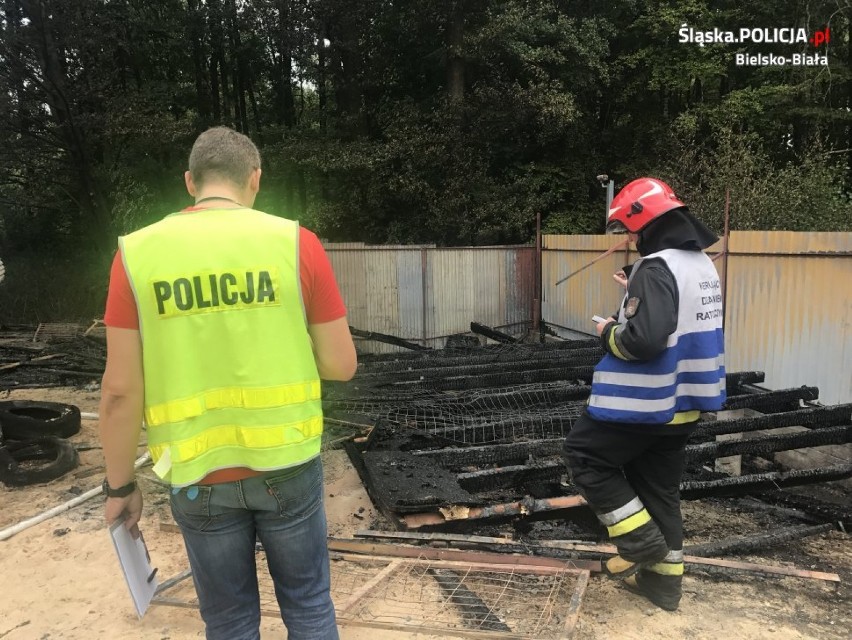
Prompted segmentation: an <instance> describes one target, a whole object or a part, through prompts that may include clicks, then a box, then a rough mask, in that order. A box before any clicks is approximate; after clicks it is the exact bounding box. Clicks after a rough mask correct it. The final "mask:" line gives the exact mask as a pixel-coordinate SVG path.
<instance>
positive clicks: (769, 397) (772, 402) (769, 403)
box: [725, 387, 819, 412]
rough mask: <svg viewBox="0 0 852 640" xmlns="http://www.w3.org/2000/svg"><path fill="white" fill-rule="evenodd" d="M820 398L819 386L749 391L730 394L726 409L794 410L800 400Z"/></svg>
mask: <svg viewBox="0 0 852 640" xmlns="http://www.w3.org/2000/svg"><path fill="white" fill-rule="evenodd" d="M817 398H819V388H817V387H796V388H793V389H779V390H777V391H767V392H766V393H747V394H743V395H735V396H729V397H728V399H727V401H726V402H725V409H754V410H755V411H764V412H769V411H792V410H795V409H798V408H799V406H800V403H799V400H805V401H813V400H816V399H817Z"/></svg>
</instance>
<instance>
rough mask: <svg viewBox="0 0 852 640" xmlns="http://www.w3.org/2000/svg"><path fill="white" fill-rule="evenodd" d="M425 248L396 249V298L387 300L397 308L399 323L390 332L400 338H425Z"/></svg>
mask: <svg viewBox="0 0 852 640" xmlns="http://www.w3.org/2000/svg"><path fill="white" fill-rule="evenodd" d="M424 254H425V250H417V249H414V250H399V251H396V252H395V254H394V255H396V274H397V275H396V278H397V282H398V283H399V288H398V291H397V298H396V300H395V301H392V300H389V301H388V302H389V303H391V304H395V305H396V306H397V308H398V310H399V311H398V317H399V323H398V326H397V328H396V329H395V330H394V331H391V332H389V333H392V334H394V335H397V336H400V337H401V338H407V339H417V338H426V337H427V334H426V333H425V330H426V327H425V326H424V318H425V315H424V299H425V295H424V293H425V292H424V291H423V285H424V278H423V268H422V266H423V257H424Z"/></svg>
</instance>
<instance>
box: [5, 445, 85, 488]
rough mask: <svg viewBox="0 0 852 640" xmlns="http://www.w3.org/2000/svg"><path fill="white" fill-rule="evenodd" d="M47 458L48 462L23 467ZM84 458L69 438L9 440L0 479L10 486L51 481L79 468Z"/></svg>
mask: <svg viewBox="0 0 852 640" xmlns="http://www.w3.org/2000/svg"><path fill="white" fill-rule="evenodd" d="M33 460H39V461H41V460H43V461H45V464H43V465H39V466H34V465H26V466H21V463H22V462H26V461H33ZM79 462H80V459H79V457H78V456H77V450H76V449H74V445H72V444H71V443H70V442H68V441H67V440H63V439H62V438H55V437H52V436H48V437H45V438H38V439H36V440H26V441H17V442H15V441H9V442H6V444H4V445H3V446H0V482H3V483H4V484H6V485H8V486H10V487H24V486H27V485H30V484H39V483H43V482H50V481H51V480H56V479H57V478H60V477H62V476H64V475H65V474H66V473H68V472H69V471H71V470H72V469H75V468H76V467H77V465H78V464H79Z"/></svg>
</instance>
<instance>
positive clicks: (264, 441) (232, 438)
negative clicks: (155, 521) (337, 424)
mask: <svg viewBox="0 0 852 640" xmlns="http://www.w3.org/2000/svg"><path fill="white" fill-rule="evenodd" d="M322 426H323V420H322V416H318V417H314V418H310V419H308V420H305V421H304V422H295V423H291V424H283V425H274V426H268V427H244V426H239V425H222V426H218V427H213V428H211V429H206V430H204V431H202V432H201V433H199V434H198V435H197V436H195V437H194V438H188V439H186V440H178V441H176V442H170V443H168V444H159V445H152V444H150V443H149V448H150V449H151V456H152V457H153V458H154V460H159V459H160V456H162V455H163V453H164V452H165V451H166V450H168V451H169V452H170V455H171V463H172V465H176V464H179V463H181V462H186V461H188V460H192V459H194V458H197V457H198V456H200V455H201V454H203V453H205V452H207V451H211V450H213V449H222V448H227V447H239V448H246V449H251V450H254V449H275V448H276V447H286V446H288V445H292V444H299V443H301V442H304V441H305V440H309V439H311V438H317V437H319V436H321V435H322Z"/></svg>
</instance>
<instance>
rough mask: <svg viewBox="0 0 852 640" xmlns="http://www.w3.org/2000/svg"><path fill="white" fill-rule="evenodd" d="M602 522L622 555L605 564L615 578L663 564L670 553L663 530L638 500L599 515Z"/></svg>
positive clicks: (609, 574) (635, 499)
mask: <svg viewBox="0 0 852 640" xmlns="http://www.w3.org/2000/svg"><path fill="white" fill-rule="evenodd" d="M598 519H599V520H600V521H601V523H603V524H604V525H605V526H606V528H607V531H608V532H609V537H610V539H611V540H612V542H613V543H615V546H616V548H617V549H618V555H617V556H616V557H614V558H610V559H609V561H607V563H606V564H605V565H604V571H605V572H606V574H607V575H608V576H609V577H611V578H617V579H623V578H626V577H628V576H631V575H633V574H634V573H636V572H637V571H638V570H639V569H640V568H641V567H642V566H647V565H653V564H655V563H658V562H661V561H662V560H663V559H664V558H665V557H666V554H667V553H668V552H669V547H668V545H667V544H666V540H665V538H664V537H663V534H662V533H661V532H660V528H659V527H658V526H657V523H656V522H654V521H653V519H651V514H649V513H648V511H647V509H645V506H644V505H643V504H642V501H641V500H640V499H639V498H638V497H637V498H633V499H632V500H631V501H630V502H628V503H627V504H625V505H623V506H621V507H619V508H618V509H614V510H612V511H610V512H608V513H602V514H598Z"/></svg>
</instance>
